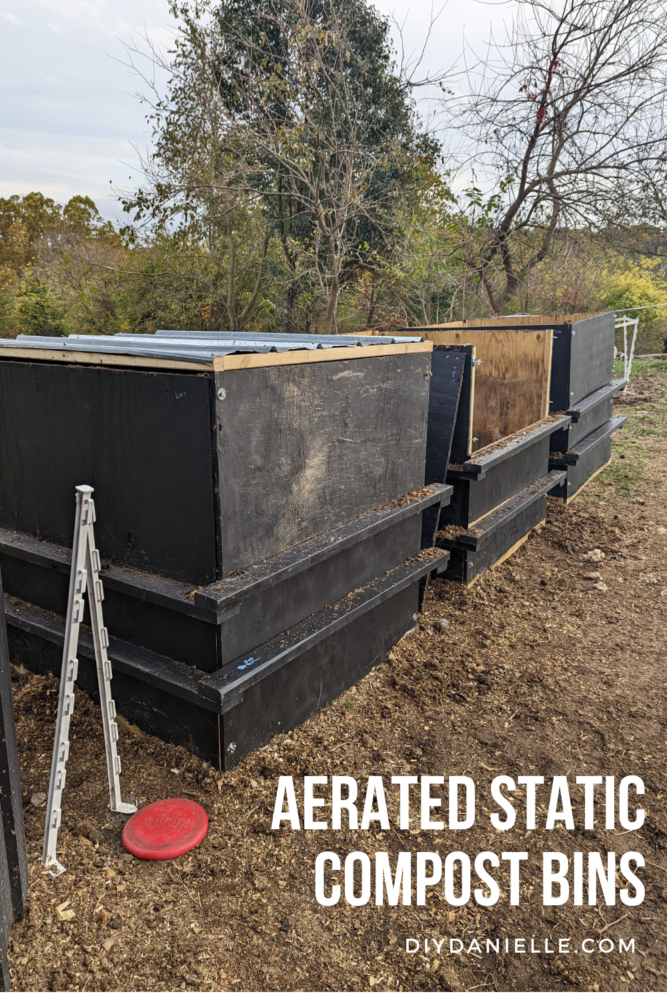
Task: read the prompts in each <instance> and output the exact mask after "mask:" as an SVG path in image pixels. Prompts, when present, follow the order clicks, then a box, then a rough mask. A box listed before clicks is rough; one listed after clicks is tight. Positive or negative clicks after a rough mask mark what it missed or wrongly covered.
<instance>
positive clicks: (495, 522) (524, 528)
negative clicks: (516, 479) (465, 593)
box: [438, 471, 565, 585]
mask: <svg viewBox="0 0 667 1000" xmlns="http://www.w3.org/2000/svg"><path fill="white" fill-rule="evenodd" d="M564 477H565V474H564V473H563V472H562V471H555V472H550V473H548V474H547V475H546V476H543V477H542V478H541V479H540V480H537V481H536V482H535V483H533V484H532V485H531V486H530V487H528V488H527V489H525V490H522V491H521V492H520V493H519V494H517V495H516V496H515V497H512V498H511V500H509V501H507V502H506V503H505V504H503V505H502V507H500V508H498V509H497V510H495V511H493V512H492V513H491V514H489V515H488V516H487V517H485V518H484V519H483V520H482V521H480V522H478V524H477V526H476V533H475V534H474V535H466V534H461V535H459V536H458V537H457V538H455V539H447V538H444V537H441V536H439V537H438V541H439V544H442V545H446V546H448V547H449V548H450V552H451V559H450V562H449V565H448V567H447V569H446V571H445V573H444V576H445V577H446V578H447V579H452V580H458V581H459V582H460V583H464V584H466V585H468V584H470V583H472V582H473V581H474V580H475V579H476V578H477V577H478V576H479V575H480V573H483V572H484V571H485V570H487V569H490V568H491V567H492V566H494V565H495V564H496V563H497V562H498V561H499V560H501V559H502V558H503V556H505V555H506V554H507V552H509V550H510V549H511V548H512V546H514V545H516V543H517V542H519V541H520V540H521V539H522V538H524V537H525V536H526V535H527V534H528V532H529V531H531V529H532V528H534V527H535V525H537V524H539V523H540V521H542V520H544V517H545V515H546V495H547V493H549V491H550V490H552V489H553V487H554V485H555V484H557V483H558V482H559V481H560V480H562V479H564Z"/></svg>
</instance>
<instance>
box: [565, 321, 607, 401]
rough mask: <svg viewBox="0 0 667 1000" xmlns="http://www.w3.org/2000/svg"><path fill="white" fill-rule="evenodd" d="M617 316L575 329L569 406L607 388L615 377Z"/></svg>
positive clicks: (584, 324) (580, 325) (578, 324)
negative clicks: (615, 328) (604, 387)
mask: <svg viewBox="0 0 667 1000" xmlns="http://www.w3.org/2000/svg"><path fill="white" fill-rule="evenodd" d="M615 321H616V314H615V313H611V312H610V313H603V314H602V315H601V316H592V317H591V318H590V319H583V320H580V322H578V323H573V325H572V347H571V359H570V364H571V368H570V404H569V405H570V406H576V404H577V403H579V402H581V400H582V399H584V398H585V397H586V396H589V395H590V394H591V393H592V392H595V391H596V390H597V389H601V388H602V387H603V386H604V385H607V384H608V383H609V382H611V380H612V379H613V377H614V325H615Z"/></svg>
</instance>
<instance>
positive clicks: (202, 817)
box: [123, 799, 208, 861]
mask: <svg viewBox="0 0 667 1000" xmlns="http://www.w3.org/2000/svg"><path fill="white" fill-rule="evenodd" d="M207 830H208V816H207V815H206V813H205V812H204V810H203V809H202V807H201V806H200V805H198V804H197V803H196V802H191V801H190V800H189V799H162V801H161V802H153V803H152V804H151V805H149V806H144V808H143V809H140V810H139V812H136V813H135V814H134V815H133V816H131V817H130V818H129V820H128V821H127V823H126V824H125V826H124V828H123V844H124V846H125V850H126V851H129V852H130V854H134V856H135V857H136V858H144V859H145V860H146V861H166V860H167V859H168V858H178V857H179V856H180V855H181V854H187V852H188V851H191V850H192V848H193V847H196V846H197V844H201V842H202V840H203V839H204V837H205V836H206V831H207Z"/></svg>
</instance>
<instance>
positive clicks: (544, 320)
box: [414, 313, 598, 333]
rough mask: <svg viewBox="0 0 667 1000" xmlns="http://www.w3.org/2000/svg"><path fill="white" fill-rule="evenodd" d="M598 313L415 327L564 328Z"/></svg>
mask: <svg viewBox="0 0 667 1000" xmlns="http://www.w3.org/2000/svg"><path fill="white" fill-rule="evenodd" d="M597 315H598V313H569V314H567V315H565V314H563V315H558V316H497V317H495V318H494V317H487V318H486V319H464V320H453V321H452V322H451V323H440V324H438V326H430V327H415V330H414V332H415V333H421V332H422V331H426V330H451V329H455V328H457V327H465V328H466V329H473V330H474V329H477V328H478V327H490V328H493V329H500V328H502V327H512V328H516V327H521V326H562V325H563V324H565V323H579V322H580V321H581V320H582V319H591V318H592V317H593V316H597Z"/></svg>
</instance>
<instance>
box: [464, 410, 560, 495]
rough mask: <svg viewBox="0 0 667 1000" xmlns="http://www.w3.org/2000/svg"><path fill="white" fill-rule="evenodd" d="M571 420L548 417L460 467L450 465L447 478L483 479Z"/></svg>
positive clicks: (481, 452) (484, 451)
mask: <svg viewBox="0 0 667 1000" xmlns="http://www.w3.org/2000/svg"><path fill="white" fill-rule="evenodd" d="M571 419H572V418H571V417H570V415H569V414H563V416H562V417H560V418H555V419H554V418H553V417H550V418H549V419H548V420H544V421H540V422H539V423H537V424H533V425H532V426H531V427H526V429H525V430H523V431H520V432H519V433H517V434H513V435H512V436H511V437H510V438H508V439H506V440H504V441H499V442H498V443H497V445H495V446H493V447H491V446H490V447H488V448H484V449H483V450H482V451H479V452H477V453H475V454H473V455H471V457H470V458H469V459H468V461H467V462H463V463H461V464H460V465H453V464H451V465H450V466H449V470H448V477H449V479H452V480H453V479H483V478H484V477H485V476H486V474H487V473H488V472H489V470H490V469H493V468H494V466H496V465H502V464H505V463H506V462H507V461H508V460H509V459H511V458H512V457H513V456H514V455H515V454H518V452H521V451H525V450H526V449H527V448H530V447H531V446H532V445H533V444H535V443H536V442H537V441H541V440H542V439H543V438H545V437H550V436H551V435H552V434H553V433H554V431H555V430H557V429H560V428H562V427H567V425H568V424H569V423H570V420H571Z"/></svg>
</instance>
